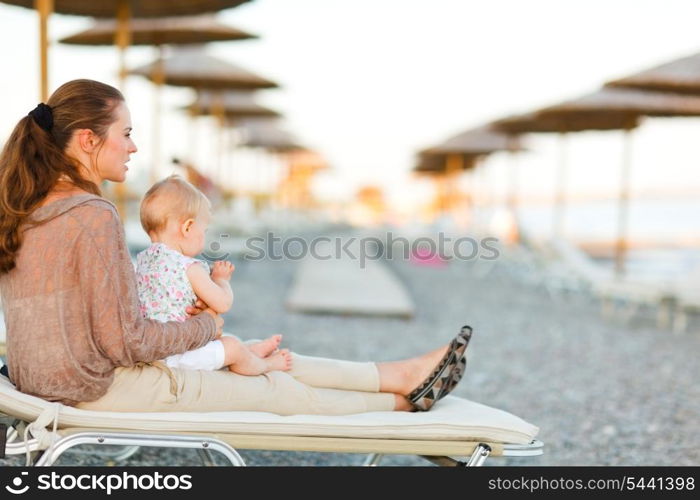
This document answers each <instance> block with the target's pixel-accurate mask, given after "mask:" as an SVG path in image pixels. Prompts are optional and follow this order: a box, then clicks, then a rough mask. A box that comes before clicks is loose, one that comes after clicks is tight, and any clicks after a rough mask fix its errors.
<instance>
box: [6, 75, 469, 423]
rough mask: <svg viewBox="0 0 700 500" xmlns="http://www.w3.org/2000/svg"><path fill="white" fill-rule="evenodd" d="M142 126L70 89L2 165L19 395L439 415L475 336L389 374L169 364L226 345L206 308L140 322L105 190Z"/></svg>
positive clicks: (343, 364)
mask: <svg viewBox="0 0 700 500" xmlns="http://www.w3.org/2000/svg"><path fill="white" fill-rule="evenodd" d="M130 134H131V117H130V114H129V110H128V108H127V106H126V103H125V102H124V98H123V96H122V95H121V93H120V92H119V91H118V90H117V89H115V88H113V87H111V86H109V85H105V84H103V83H100V82H96V81H92V80H74V81H71V82H68V83H66V84H64V85H62V86H61V87H60V88H59V89H57V90H56V92H54V94H53V95H52V96H51V97H50V98H49V100H48V102H47V103H46V104H43V103H42V104H39V105H38V106H37V107H36V108H35V109H34V110H32V111H31V112H30V113H29V114H28V115H27V116H25V117H24V118H22V119H21V120H20V121H19V123H18V124H17V126H16V127H15V129H14V131H13V132H12V135H11V136H10V139H9V140H8V142H7V143H6V144H5V147H4V150H3V152H2V155H1V156H0V293H1V294H2V304H3V309H4V313H5V321H6V327H7V361H8V363H7V364H8V367H9V374H10V378H11V380H12V381H13V382H14V384H15V385H16V386H17V388H18V389H19V390H21V391H23V392H25V393H28V394H33V395H36V396H39V397H42V398H44V399H47V400H50V401H58V402H62V403H64V404H67V405H73V406H77V407H79V408H85V409H92V410H109V411H225V410H245V411H266V412H272V413H278V414H283V415H287V414H298V413H315V414H347V413H358V412H365V411H380V410H406V411H408V410H427V409H429V408H430V407H431V406H432V404H433V403H434V402H435V401H436V400H438V399H440V398H441V397H443V396H444V395H445V394H447V393H448V392H449V391H450V390H452V388H453V387H454V386H455V384H456V383H457V382H458V381H459V379H460V378H461V374H462V372H463V368H464V363H465V358H464V351H465V349H466V346H467V343H468V341H469V337H470V334H471V329H470V328H469V327H464V328H463V329H462V331H461V332H460V333H459V334H458V335H457V336H456V337H455V338H454V339H453V340H452V342H451V343H450V344H449V345H448V346H443V347H441V348H438V349H435V350H434V351H431V352H429V353H426V354H423V355H422V356H419V357H416V358H412V359H407V360H403V361H394V362H387V363H371V362H365V363H360V362H352V361H340V360H332V359H324V358H313V357H308V356H301V355H298V354H292V356H293V358H292V369H291V370H290V371H287V372H281V371H273V372H270V373H267V374H265V375H259V376H245V375H239V374H236V373H231V372H228V371H223V370H220V371H208V372H207V371H198V370H184V369H171V368H169V367H167V366H166V365H165V364H163V363H162V362H160V361H157V360H160V359H163V358H166V357H167V356H169V355H172V354H180V353H184V352H185V351H189V350H192V349H196V348H198V347H201V346H202V345H204V344H206V343H207V342H209V341H210V340H213V339H215V338H218V337H219V336H220V335H221V329H222V327H223V320H222V319H221V318H220V317H219V315H217V314H216V313H215V312H214V311H213V310H211V309H208V308H207V307H206V304H201V303H200V304H199V305H200V306H201V307H193V308H191V309H190V310H189V311H188V312H189V313H190V314H192V315H193V316H192V317H190V318H189V319H187V320H186V321H184V322H177V321H176V322H167V323H161V322H158V321H156V320H147V319H143V318H142V317H141V314H140V311H139V302H138V297H137V292H136V281H135V276H134V269H133V266H132V264H131V260H130V258H129V254H128V250H127V247H126V243H125V238H124V230H123V227H122V224H121V222H120V220H119V217H118V214H117V212H116V210H115V208H114V206H113V205H112V204H111V203H110V202H109V201H107V200H105V199H104V198H102V197H101V196H100V189H99V186H100V185H101V184H102V182H103V181H111V182H123V181H124V180H125V177H126V172H127V171H128V166H127V163H128V161H129V159H130V156H131V154H133V153H135V152H136V151H137V149H136V146H135V145H134V142H133V141H132V139H131V136H130Z"/></svg>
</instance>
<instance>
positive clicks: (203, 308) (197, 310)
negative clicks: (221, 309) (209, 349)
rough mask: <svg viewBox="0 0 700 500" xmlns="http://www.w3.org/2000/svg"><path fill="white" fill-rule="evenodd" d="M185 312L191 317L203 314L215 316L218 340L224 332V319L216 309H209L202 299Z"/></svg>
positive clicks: (188, 307)
mask: <svg viewBox="0 0 700 500" xmlns="http://www.w3.org/2000/svg"><path fill="white" fill-rule="evenodd" d="M185 312H187V314H189V315H190V316H196V315H198V314H201V313H208V314H211V315H212V316H214V321H215V322H216V338H217V339H218V338H219V337H221V335H222V334H223V332H224V318H222V317H221V316H220V315H219V313H217V312H216V311H215V310H214V309H212V308H211V307H209V306H208V305H207V304H206V303H205V302H204V301H203V300H202V299H197V302H195V303H194V306H187V308H186V310H185Z"/></svg>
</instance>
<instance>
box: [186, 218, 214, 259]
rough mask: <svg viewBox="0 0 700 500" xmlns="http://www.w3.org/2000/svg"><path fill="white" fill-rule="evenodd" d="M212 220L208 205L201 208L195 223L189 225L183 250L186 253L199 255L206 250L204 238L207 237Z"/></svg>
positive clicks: (192, 255) (190, 255)
mask: <svg viewBox="0 0 700 500" xmlns="http://www.w3.org/2000/svg"><path fill="white" fill-rule="evenodd" d="M210 220H211V212H210V211H209V208H208V207H204V208H203V209H202V210H200V212H199V214H197V217H196V218H195V220H194V223H193V224H192V225H191V226H190V227H189V230H188V231H187V233H186V234H185V242H184V243H185V244H184V245H183V250H184V253H185V255H187V256H189V257H194V256H195V255H199V254H200V253H202V250H204V240H205V237H206V232H207V228H208V227H209V222H210Z"/></svg>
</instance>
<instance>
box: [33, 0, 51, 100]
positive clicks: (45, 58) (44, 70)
mask: <svg viewBox="0 0 700 500" xmlns="http://www.w3.org/2000/svg"><path fill="white" fill-rule="evenodd" d="M34 8H35V9H36V10H37V12H38V13H39V61H40V68H39V69H40V79H41V81H40V82H39V99H40V100H41V102H46V101H47V99H48V98H49V35H48V31H49V30H48V21H49V16H50V15H51V13H52V12H53V0H34Z"/></svg>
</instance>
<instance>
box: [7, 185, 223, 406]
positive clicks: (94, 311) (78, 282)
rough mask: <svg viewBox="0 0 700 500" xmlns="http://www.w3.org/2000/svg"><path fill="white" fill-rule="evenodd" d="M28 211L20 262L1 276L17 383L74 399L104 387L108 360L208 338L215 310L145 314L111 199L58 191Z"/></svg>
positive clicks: (169, 350) (120, 362)
mask: <svg viewBox="0 0 700 500" xmlns="http://www.w3.org/2000/svg"><path fill="white" fill-rule="evenodd" d="M33 217H34V218H35V219H36V220H42V221H47V222H46V223H44V224H42V225H39V226H36V227H32V228H29V229H27V231H25V233H24V239H23V242H22V247H21V248H20V251H19V253H18V256H17V260H16V263H17V267H16V268H15V269H13V270H12V271H10V272H9V273H6V274H3V275H2V276H0V293H2V307H3V311H4V313H5V324H6V327H7V364H8V367H9V370H10V377H11V378H12V381H13V382H14V383H15V385H16V386H17V388H18V389H19V390H20V391H22V392H25V393H27V394H32V395H35V396H39V397H41V398H44V399H47V400H49V401H60V402H61V403H64V404H68V405H75V404H76V403H78V402H81V401H93V400H95V399H98V398H99V397H100V396H102V395H103V394H104V393H105V392H106V391H107V389H108V387H109V386H110V384H111V383H112V379H113V378H114V369H115V368H116V367H118V366H133V365H134V364H135V363H136V362H138V361H155V360H158V359H162V358H164V357H166V356H168V355H171V354H179V353H183V352H185V351H187V350H190V349H194V348H197V347H200V346H202V345H204V344H205V343H206V342H207V341H209V340H212V339H213V338H214V337H215V334H216V324H215V322H214V318H213V317H212V316H210V315H208V314H200V315H198V316H196V317H194V318H190V319H189V320H187V321H185V322H183V323H180V322H170V323H159V322H157V321H153V320H147V319H143V318H142V317H141V314H140V312H139V304H138V295H137V292H136V279H135V276H134V267H133V264H132V263H131V259H130V257H129V253H128V250H127V247H126V243H125V237H124V229H123V227H122V225H121V222H120V220H119V216H118V215H117V212H116V210H115V208H114V205H112V204H111V203H110V202H109V201H107V200H105V199H104V198H100V197H98V196H94V195H91V194H80V195H77V196H72V197H69V198H64V199H59V200H57V201H54V202H53V203H49V204H48V205H45V206H42V207H40V208H38V209H37V210H36V211H35V212H34V214H33Z"/></svg>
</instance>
